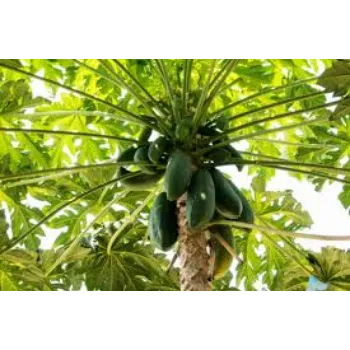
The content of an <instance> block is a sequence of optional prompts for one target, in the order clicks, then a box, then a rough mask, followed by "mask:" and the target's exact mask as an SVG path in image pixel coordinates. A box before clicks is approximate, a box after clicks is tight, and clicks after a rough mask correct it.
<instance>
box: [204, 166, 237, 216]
mask: <svg viewBox="0 0 350 350" xmlns="http://www.w3.org/2000/svg"><path fill="white" fill-rule="evenodd" d="M211 176H212V178H213V181H214V185H215V198H216V210H217V211H218V213H219V214H221V215H222V216H224V217H225V218H228V219H238V218H239V217H240V215H241V214H242V210H243V205H242V200H241V199H240V197H239V196H238V194H237V193H236V191H235V190H234V189H233V187H232V186H231V181H230V180H228V179H226V178H225V176H224V175H223V174H222V173H221V172H220V171H219V170H217V169H212V170H211Z"/></svg>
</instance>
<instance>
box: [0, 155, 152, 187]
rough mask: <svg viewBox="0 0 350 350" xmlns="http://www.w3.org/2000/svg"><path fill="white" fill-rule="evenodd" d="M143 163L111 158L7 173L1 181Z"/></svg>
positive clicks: (0, 178)
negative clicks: (81, 163)
mask: <svg viewBox="0 0 350 350" xmlns="http://www.w3.org/2000/svg"><path fill="white" fill-rule="evenodd" d="M140 164H141V165H142V163H139V162H134V161H130V162H118V161H117V159H115V160H113V159H110V162H105V163H96V164H88V165H77V166H72V167H62V168H52V169H42V170H37V171H31V172H25V173H19V174H18V173H17V174H11V175H5V176H1V177H0V182H4V181H12V180H17V179H23V178H28V177H36V176H38V175H41V174H50V173H60V172H74V171H84V170H90V169H94V168H103V167H117V166H128V165H140ZM145 165H150V166H157V165H154V164H149V163H145Z"/></svg>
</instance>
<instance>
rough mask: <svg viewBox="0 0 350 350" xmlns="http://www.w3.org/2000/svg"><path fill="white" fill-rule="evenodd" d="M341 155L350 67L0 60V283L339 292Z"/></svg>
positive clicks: (349, 152)
mask: <svg viewBox="0 0 350 350" xmlns="http://www.w3.org/2000/svg"><path fill="white" fill-rule="evenodd" d="M349 156H350V60H326V59H324V60H318V59H308V60H306V59H305V60H304V59H302V60H300V59H299V60H294V59H284V60H283V59H261V60H257V59H215V60H209V59H208V60H206V59H186V60H162V59H138V60H135V59H133V60H128V59H79V60H78V59H43V60H30V59H12V60H0V160H1V161H0V290H81V289H87V290H185V291H208V290H240V289H243V290H256V288H257V287H256V284H257V282H258V281H260V282H261V283H262V284H263V285H264V286H265V288H266V289H267V290H306V289H307V288H309V289H310V288H311V289H312V288H314V289H318V288H319V289H318V290H350V253H349V252H347V251H346V250H341V249H339V248H336V247H333V246H331V245H330V246H327V247H324V248H323V249H322V251H321V252H312V251H309V250H308V249H306V248H305V247H303V246H302V245H301V244H299V243H297V241H296V239H297V238H306V239H317V240H323V241H347V240H350V237H349V236H339V235H336V233H335V232H329V233H328V234H325V233H322V234H318V233H315V234H310V233H303V232H302V231H303V230H305V229H308V228H310V227H311V225H312V223H313V222H312V218H311V217H310V215H309V213H308V212H307V211H306V210H305V209H304V208H303V207H302V205H301V203H299V202H298V201H297V200H296V198H294V197H293V193H292V192H291V191H290V190H289V189H288V188H286V189H282V190H280V191H270V190H269V189H268V184H269V182H270V181H273V180H274V178H275V176H276V174H277V173H279V172H286V173H288V174H289V176H292V177H294V178H296V179H298V180H307V181H309V182H310V183H312V184H313V185H314V186H315V189H316V190H318V191H322V189H323V187H324V186H325V185H326V184H329V183H341V184H342V186H343V187H342V188H343V190H342V192H341V194H340V196H339V200H340V201H341V203H342V205H343V206H344V208H345V209H346V210H349V208H350V158H349ZM242 173H243V174H245V175H246V177H247V178H249V179H251V181H250V188H242V186H241V184H240V183H239V181H235V177H236V178H238V174H242ZM330 219H331V218H330ZM313 281H314V282H313ZM315 281H316V282H315ZM312 283H313V285H314V286H315V283H316V285H317V286H316V287H312ZM310 286H311V287H310Z"/></svg>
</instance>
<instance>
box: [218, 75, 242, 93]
mask: <svg viewBox="0 0 350 350" xmlns="http://www.w3.org/2000/svg"><path fill="white" fill-rule="evenodd" d="M240 80H242V78H237V79H235V80H233V81H231V83H228V84H226V85H225V86H223V87H222V88H221V89H220V90H219V94H222V93H223V92H224V91H226V90H227V89H229V88H230V87H232V86H233V85H235V84H236V83H238V82H239V81H240Z"/></svg>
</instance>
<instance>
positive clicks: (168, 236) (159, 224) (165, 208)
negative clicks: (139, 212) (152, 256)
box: [149, 192, 178, 251]
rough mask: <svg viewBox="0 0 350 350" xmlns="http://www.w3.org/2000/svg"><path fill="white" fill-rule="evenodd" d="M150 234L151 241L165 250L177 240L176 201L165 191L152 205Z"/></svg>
mask: <svg viewBox="0 0 350 350" xmlns="http://www.w3.org/2000/svg"><path fill="white" fill-rule="evenodd" d="M149 234H150V239H151V242H152V243H153V244H154V245H155V246H156V247H157V248H159V249H161V250H163V251H167V250H169V249H170V248H171V247H172V246H173V245H174V244H175V243H176V241H177V238H178V226H177V215H176V202H175V201H168V200H167V196H166V193H164V192H163V193H161V194H160V195H158V196H157V198H156V200H155V201H154V204H153V206H152V209H151V213H150V221H149Z"/></svg>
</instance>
